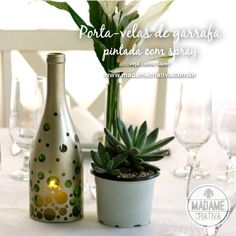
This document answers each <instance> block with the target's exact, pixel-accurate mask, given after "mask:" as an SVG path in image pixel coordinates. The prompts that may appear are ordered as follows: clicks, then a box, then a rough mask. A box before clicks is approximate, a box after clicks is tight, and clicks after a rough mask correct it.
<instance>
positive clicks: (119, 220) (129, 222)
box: [95, 176, 156, 228]
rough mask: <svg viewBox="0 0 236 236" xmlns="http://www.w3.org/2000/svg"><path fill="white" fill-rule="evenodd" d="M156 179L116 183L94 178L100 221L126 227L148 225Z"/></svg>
mask: <svg viewBox="0 0 236 236" xmlns="http://www.w3.org/2000/svg"><path fill="white" fill-rule="evenodd" d="M155 177H156V176H155ZM155 177H153V178H149V179H145V180H139V181H117V180H109V179H104V178H102V177H98V176H95V182H96V191H97V215H98V220H99V221H100V222H101V223H103V224H105V225H109V226H113V227H124V228H125V227H135V226H141V225H145V224H148V223H149V222H150V216H151V210H152V197H153V187H154V183H155V179H156V178H155Z"/></svg>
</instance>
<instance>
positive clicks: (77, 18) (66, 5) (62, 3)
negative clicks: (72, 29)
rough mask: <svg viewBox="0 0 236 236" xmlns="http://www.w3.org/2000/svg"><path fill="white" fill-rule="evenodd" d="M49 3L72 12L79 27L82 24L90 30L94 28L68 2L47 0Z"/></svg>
mask: <svg viewBox="0 0 236 236" xmlns="http://www.w3.org/2000/svg"><path fill="white" fill-rule="evenodd" d="M46 2H47V3H48V4H50V5H52V6H54V7H56V8H58V9H60V10H64V11H67V12H69V13H70V15H71V17H72V18H73V20H74V22H75V23H76V24H77V26H78V27H79V28H81V26H83V25H84V26H86V27H87V28H88V30H92V31H93V30H94V29H93V27H91V26H89V25H87V24H86V23H85V21H84V20H83V19H82V18H81V17H80V16H79V15H78V14H77V13H76V12H75V11H74V10H73V8H72V7H71V6H70V5H69V4H68V3H67V2H55V1H46Z"/></svg>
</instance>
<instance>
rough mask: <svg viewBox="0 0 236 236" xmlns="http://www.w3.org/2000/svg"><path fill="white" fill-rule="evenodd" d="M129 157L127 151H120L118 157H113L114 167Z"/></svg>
mask: <svg viewBox="0 0 236 236" xmlns="http://www.w3.org/2000/svg"><path fill="white" fill-rule="evenodd" d="M126 159H127V154H126V153H120V154H118V155H117V156H116V157H114V158H113V161H114V165H113V167H114V168H117V167H119V166H120V165H121V164H122V163H123V162H124V161H125V160H126Z"/></svg>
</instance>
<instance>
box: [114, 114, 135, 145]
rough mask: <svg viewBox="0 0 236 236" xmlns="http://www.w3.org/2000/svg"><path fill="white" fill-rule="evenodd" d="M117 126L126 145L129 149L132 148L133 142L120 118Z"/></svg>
mask: <svg viewBox="0 0 236 236" xmlns="http://www.w3.org/2000/svg"><path fill="white" fill-rule="evenodd" d="M117 124H118V130H119V134H120V136H121V138H122V140H123V142H124V143H125V145H126V146H127V147H128V148H131V147H132V141H131V138H130V134H129V132H128V130H127V128H126V126H125V124H124V122H123V121H122V120H121V119H120V118H117Z"/></svg>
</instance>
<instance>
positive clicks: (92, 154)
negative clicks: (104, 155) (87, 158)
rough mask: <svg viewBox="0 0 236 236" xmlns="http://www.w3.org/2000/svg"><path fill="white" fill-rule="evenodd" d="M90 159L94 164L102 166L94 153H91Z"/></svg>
mask: <svg viewBox="0 0 236 236" xmlns="http://www.w3.org/2000/svg"><path fill="white" fill-rule="evenodd" d="M91 157H92V160H93V161H94V163H95V164H96V165H98V166H102V165H103V163H102V161H101V159H100V158H99V156H98V154H97V153H96V152H95V151H93V150H92V151H91Z"/></svg>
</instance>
